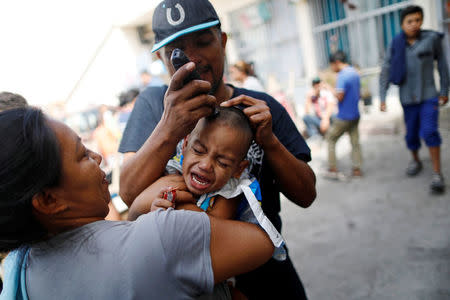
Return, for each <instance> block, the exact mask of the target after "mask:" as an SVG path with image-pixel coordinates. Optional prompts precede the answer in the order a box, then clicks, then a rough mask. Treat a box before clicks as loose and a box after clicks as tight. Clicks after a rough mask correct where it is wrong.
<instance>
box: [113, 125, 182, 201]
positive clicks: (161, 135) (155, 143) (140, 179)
mask: <svg viewBox="0 0 450 300" xmlns="http://www.w3.org/2000/svg"><path fill="white" fill-rule="evenodd" d="M177 143H178V141H177V139H176V138H174V137H172V136H170V134H168V133H167V132H166V130H164V128H163V126H161V125H160V124H158V126H156V128H155V130H154V131H153V133H152V134H151V136H150V137H149V138H148V139H147V141H146V142H145V143H144V145H142V147H141V149H139V150H138V151H137V152H136V153H135V154H134V155H133V156H131V157H130V158H129V159H127V160H126V161H125V162H124V164H123V166H122V169H121V173H120V197H121V198H122V199H123V201H124V202H125V203H127V204H128V205H131V204H132V203H133V200H134V198H136V197H137V196H138V195H139V194H140V193H141V192H142V191H143V190H144V189H146V188H147V187H148V186H149V185H151V184H152V183H153V182H154V181H155V180H157V179H158V178H159V177H161V175H162V174H163V173H164V170H165V166H166V164H167V162H168V160H169V159H170V158H171V156H172V155H173V153H174V150H175V148H176V145H177Z"/></svg>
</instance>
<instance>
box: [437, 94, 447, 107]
mask: <svg viewBox="0 0 450 300" xmlns="http://www.w3.org/2000/svg"><path fill="white" fill-rule="evenodd" d="M447 102H448V97H447V96H439V105H445V104H446V103H447Z"/></svg>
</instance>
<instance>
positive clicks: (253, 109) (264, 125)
mask: <svg viewBox="0 0 450 300" xmlns="http://www.w3.org/2000/svg"><path fill="white" fill-rule="evenodd" d="M239 104H244V105H246V106H248V107H246V108H245V109H244V110H243V112H244V113H245V114H246V116H247V117H248V118H249V120H250V123H251V125H252V126H253V128H254V129H255V141H256V143H258V144H259V145H260V146H261V147H263V148H264V147H265V145H269V144H270V143H272V142H273V141H274V139H275V135H274V134H273V132H272V114H271V113H270V108H269V107H268V106H267V104H266V102H264V101H262V100H258V99H255V98H252V97H249V96H246V95H240V96H238V97H236V98H233V99H230V100H228V101H225V102H222V103H221V104H220V105H221V106H224V107H230V106H236V105H239Z"/></svg>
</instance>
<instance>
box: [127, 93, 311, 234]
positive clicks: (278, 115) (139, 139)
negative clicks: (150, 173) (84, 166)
mask: <svg viewBox="0 0 450 300" xmlns="http://www.w3.org/2000/svg"><path fill="white" fill-rule="evenodd" d="M233 89H234V91H233V95H232V97H231V98H235V97H237V96H239V95H247V96H250V97H253V98H255V99H259V100H263V101H265V102H266V103H267V105H268V106H269V108H270V112H271V114H272V130H273V133H274V134H275V136H276V137H277V138H278V140H279V141H280V142H281V143H282V144H283V145H284V146H285V147H286V149H287V150H288V151H289V152H290V153H292V155H294V156H295V157H296V158H298V159H300V160H302V161H305V162H309V161H310V160H311V152H310V149H309V147H308V145H307V144H306V142H305V140H304V139H303V137H302V136H301V134H300V133H299V131H298V130H297V127H296V126H295V124H294V122H293V121H292V119H291V118H290V117H289V114H288V113H287V112H286V110H285V109H284V107H283V106H282V105H281V104H280V103H279V102H278V101H277V100H275V99H274V98H272V97H271V96H269V95H268V94H266V93H261V92H256V91H251V90H246V89H241V88H236V87H233ZM166 90H167V86H161V87H150V88H147V89H146V90H144V91H143V92H141V93H140V94H139V96H138V99H137V100H136V104H135V106H134V109H133V112H132V113H131V116H130V118H129V120H128V124H127V126H126V128H125V132H124V133H123V137H122V141H121V143H120V147H119V152H122V153H126V152H137V151H138V150H139V148H141V147H142V145H143V144H144V143H145V141H146V140H147V138H148V137H149V136H150V134H151V133H152V132H153V130H154V129H155V127H156V125H157V124H158V122H159V120H160V119H161V116H162V113H163V110H164V103H163V101H164V94H165V92H166ZM247 159H248V160H249V162H250V164H249V172H250V173H251V174H252V175H253V176H254V177H255V178H256V179H258V181H259V183H260V186H261V195H262V208H263V211H264V213H265V214H266V215H267V217H268V218H269V219H270V221H271V222H272V223H273V225H274V226H275V227H276V228H277V230H278V231H280V230H281V220H280V217H279V215H278V213H279V211H280V187H279V185H278V183H277V178H275V176H274V174H275V172H273V171H272V169H271V167H270V165H269V163H268V162H267V161H266V160H265V159H264V151H263V149H262V148H261V147H259V146H258V145H257V144H256V143H253V144H252V145H251V146H250V149H249V152H248V154H247Z"/></svg>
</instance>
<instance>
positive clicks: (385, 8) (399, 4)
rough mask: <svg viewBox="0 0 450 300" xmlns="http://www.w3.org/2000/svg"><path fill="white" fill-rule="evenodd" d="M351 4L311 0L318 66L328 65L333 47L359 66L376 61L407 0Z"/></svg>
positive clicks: (396, 29) (395, 30)
mask: <svg viewBox="0 0 450 300" xmlns="http://www.w3.org/2000/svg"><path fill="white" fill-rule="evenodd" d="M351 3H352V4H354V7H350V6H349V5H348V4H347V5H345V4H343V3H342V2H341V1H340V0H317V1H311V6H310V9H311V14H312V16H313V18H312V19H313V20H314V27H313V32H314V37H315V42H316V47H317V50H318V51H317V56H318V64H319V68H321V69H324V68H326V67H327V66H328V57H329V55H330V54H331V53H332V52H334V51H336V50H343V51H344V52H346V53H347V55H348V56H349V58H350V61H351V62H352V63H353V64H355V65H357V66H359V67H360V68H364V69H365V68H373V67H376V66H378V65H379V64H380V62H381V60H382V59H383V57H384V54H385V51H386V47H387V46H388V44H389V42H390V41H391V39H392V37H393V36H394V35H395V34H397V33H398V32H399V31H400V16H399V15H400V10H401V9H402V8H403V7H405V6H407V5H410V4H411V3H412V1H407V0H378V1H376V0H353V1H351Z"/></svg>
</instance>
